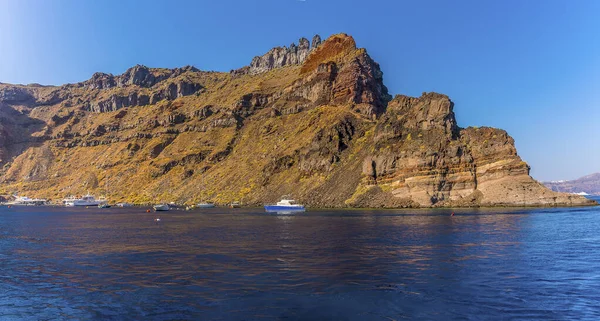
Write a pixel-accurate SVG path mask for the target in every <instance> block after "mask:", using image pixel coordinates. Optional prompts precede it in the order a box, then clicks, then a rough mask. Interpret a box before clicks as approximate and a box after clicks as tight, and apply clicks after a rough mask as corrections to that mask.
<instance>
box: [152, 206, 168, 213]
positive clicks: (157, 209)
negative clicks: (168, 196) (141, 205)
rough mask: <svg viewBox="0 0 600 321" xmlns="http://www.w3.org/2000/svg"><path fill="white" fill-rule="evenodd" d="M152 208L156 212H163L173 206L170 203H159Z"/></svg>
mask: <svg viewBox="0 0 600 321" xmlns="http://www.w3.org/2000/svg"><path fill="white" fill-rule="evenodd" d="M152 208H154V211H156V212H163V211H168V210H170V209H171V208H170V207H169V204H157V205H154V206H152Z"/></svg>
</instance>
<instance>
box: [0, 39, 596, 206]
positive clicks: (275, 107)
mask: <svg viewBox="0 0 600 321" xmlns="http://www.w3.org/2000/svg"><path fill="white" fill-rule="evenodd" d="M453 107H454V106H453V103H452V101H451V100H450V99H449V98H448V97H447V96H445V95H441V94H436V93H425V94H423V95H422V96H421V97H407V96H400V95H399V96H396V97H395V98H393V99H392V97H391V96H390V95H389V94H388V90H387V88H386V87H385V85H384V83H383V73H382V72H381V70H380V67H379V65H378V64H377V63H376V62H375V61H374V60H373V59H371V57H370V56H369V55H368V54H367V51H366V50H365V49H361V48H357V46H356V43H355V41H354V39H353V38H352V37H350V36H348V35H345V34H340V35H334V36H331V37H329V38H328V39H327V40H326V41H324V42H321V39H320V37H318V36H315V38H313V40H312V43H309V41H308V40H307V39H305V38H302V39H300V41H299V44H298V45H295V44H293V45H291V46H290V47H277V48H274V49H272V50H270V51H269V52H268V53H267V54H265V55H263V56H259V57H256V58H254V59H253V60H252V62H251V63H250V65H249V66H247V67H244V68H241V69H238V70H235V71H232V72H230V73H220V72H203V71H200V70H198V69H196V68H194V67H183V68H177V69H157V68H147V67H145V66H135V67H133V68H130V69H129V70H127V71H126V72H125V73H124V74H122V75H118V76H113V75H110V74H103V73H96V74H94V75H93V76H92V78H91V79H89V80H87V81H84V82H81V83H77V84H68V85H63V86H40V85H27V86H24V85H8V84H0V165H2V169H1V171H0V180H1V182H2V186H3V191H0V192H2V193H4V194H10V193H14V192H19V193H21V194H27V195H28V196H30V197H48V198H52V199H55V200H58V199H61V198H63V197H65V196H67V195H76V194H82V193H85V192H87V191H90V192H92V193H96V194H108V196H109V198H111V199H112V200H114V201H129V202H137V203H144V202H161V201H175V202H189V203H193V202H196V201H198V200H205V201H206V200H210V201H214V202H217V203H222V204H224V203H228V202H232V201H241V202H243V203H245V204H254V205H260V204H263V203H265V202H273V201H275V200H277V199H278V198H279V197H280V196H281V195H283V194H292V195H293V196H294V197H295V198H297V199H298V200H300V201H302V202H304V203H305V204H307V205H309V206H324V207H344V206H355V207H431V206H505V205H508V206H562V205H569V206H570V205H588V204H591V203H592V202H591V201H589V200H587V199H585V198H583V197H579V196H574V195H569V194H562V193H556V192H552V191H550V190H548V189H546V188H545V187H543V186H542V185H540V184H539V183H537V182H536V181H535V180H533V179H532V178H531V177H530V176H529V166H528V165H527V164H526V163H524V162H523V161H522V160H521V159H520V158H519V156H518V155H517V152H516V149H515V147H514V142H513V139H512V138H511V137H510V136H509V135H508V134H507V133H506V132H505V131H503V130H500V129H494V128H460V127H459V126H458V124H457V122H456V119H455V116H454V112H453Z"/></svg>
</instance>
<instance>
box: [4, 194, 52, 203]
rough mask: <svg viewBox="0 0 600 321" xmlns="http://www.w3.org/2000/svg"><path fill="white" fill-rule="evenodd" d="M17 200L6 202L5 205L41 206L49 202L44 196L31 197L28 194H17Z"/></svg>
mask: <svg viewBox="0 0 600 321" xmlns="http://www.w3.org/2000/svg"><path fill="white" fill-rule="evenodd" d="M15 197H16V198H15V200H14V201H10V202H6V203H4V205H10V206H41V205H46V203H48V201H47V200H45V199H42V198H29V197H27V196H16V195H15Z"/></svg>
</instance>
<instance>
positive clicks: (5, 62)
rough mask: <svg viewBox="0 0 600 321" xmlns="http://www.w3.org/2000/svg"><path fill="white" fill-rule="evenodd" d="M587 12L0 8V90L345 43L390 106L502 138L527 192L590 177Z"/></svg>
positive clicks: (593, 34) (145, 5) (594, 28)
mask: <svg viewBox="0 0 600 321" xmlns="http://www.w3.org/2000/svg"><path fill="white" fill-rule="evenodd" d="M598 17H600V1H597V0H589V1H586V0H576V1H567V0H564V1H555V0H536V1H533V0H508V1H507V0H503V1H491V0H490V1H481V0H476V1H475V0H474V1H462V0H454V1H450V0H443V1H417V0H415V1H397V0H389V1H381V0H370V1H365V0H362V1H352V0H305V1H300V0H243V1H242V0H239V1H227V0H211V1H179V0H173V1H128V0H118V1H116V0H103V1H91V0H89V1H88V0H81V1H79V0H69V1H67V0H52V1H44V0H37V1H32V0H13V1H9V0H0V82H7V83H33V82H37V83H42V84H63V83H69V82H78V81H82V80H85V79H87V78H89V77H90V76H91V75H92V74H93V73H94V72H96V71H103V72H110V73H114V74H119V73H122V72H123V71H125V70H126V69H127V68H128V67H130V66H133V65H135V64H145V65H148V66H151V67H177V66H183V65H188V64H190V65H194V66H196V67H198V68H200V69H204V70H219V71H229V70H230V69H233V68H238V67H241V66H243V65H246V64H248V63H249V62H250V60H251V58H252V57H253V56H255V55H258V54H262V53H264V52H265V51H267V50H268V49H270V48H271V47H273V46H276V45H289V44H290V43H291V42H297V39H298V38H299V37H301V36H305V37H307V38H309V37H311V36H312V35H313V34H315V33H319V34H321V35H322V36H328V35H331V34H334V33H339V32H345V33H349V34H351V35H352V36H354V38H355V39H356V40H357V42H358V45H359V46H361V47H365V48H367V49H368V51H369V53H370V54H371V56H372V57H373V58H374V59H375V60H376V61H378V62H379V63H380V64H381V67H382V69H383V71H384V80H385V83H386V85H387V87H388V88H389V89H390V92H391V93H392V94H398V93H402V94H408V95H413V96H418V95H420V94H421V92H424V91H437V92H441V93H445V94H447V95H449V96H450V97H451V98H452V99H453V100H454V102H455V106H456V109H455V111H456V114H457V118H458V122H459V125H460V126H463V127H466V126H484V125H487V126H494V127H500V128H503V129H506V130H507V131H508V132H509V133H510V134H511V135H512V136H513V137H514V138H515V140H516V143H517V148H518V151H519V154H520V155H521V157H522V158H523V159H524V160H525V161H527V162H528V163H529V164H530V165H531V166H532V168H533V169H532V175H533V176H534V177H535V178H537V179H540V180H551V179H552V180H553V179H572V178H576V177H578V176H582V175H585V174H588V173H592V172H600V147H599V145H600V144H599V143H598V141H599V140H598V138H600V126H599V125H600V95H598V92H599V90H600V18H598Z"/></svg>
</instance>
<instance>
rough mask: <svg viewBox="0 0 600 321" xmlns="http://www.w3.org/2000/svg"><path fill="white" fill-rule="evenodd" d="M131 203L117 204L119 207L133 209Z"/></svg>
mask: <svg viewBox="0 0 600 321" xmlns="http://www.w3.org/2000/svg"><path fill="white" fill-rule="evenodd" d="M132 206H133V204H131V203H117V207H132Z"/></svg>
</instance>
